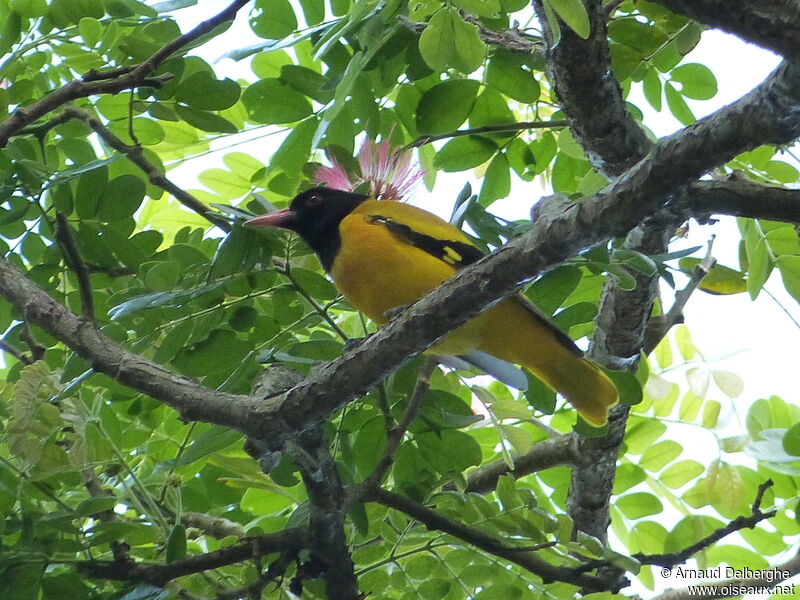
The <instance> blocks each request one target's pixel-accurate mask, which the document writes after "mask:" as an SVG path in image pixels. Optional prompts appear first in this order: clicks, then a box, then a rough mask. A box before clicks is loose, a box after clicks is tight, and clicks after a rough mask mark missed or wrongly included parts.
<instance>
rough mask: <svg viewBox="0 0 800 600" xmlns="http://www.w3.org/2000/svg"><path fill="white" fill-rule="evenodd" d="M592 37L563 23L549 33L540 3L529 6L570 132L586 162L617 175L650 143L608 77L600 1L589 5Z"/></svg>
mask: <svg viewBox="0 0 800 600" xmlns="http://www.w3.org/2000/svg"><path fill="white" fill-rule="evenodd" d="M586 4H587V11H588V14H589V19H590V25H591V34H590V35H589V38H588V39H586V40H584V39H582V38H581V37H579V36H578V35H577V34H576V33H575V32H574V31H572V29H570V28H569V27H568V26H567V25H564V24H563V23H562V25H561V39H560V40H559V42H558V44H555V45H554V44H553V32H552V31H551V30H550V22H549V21H548V19H547V16H546V15H545V12H544V6H543V4H542V1H541V0H534V2H533V7H534V9H535V10H536V14H537V16H538V17H539V23H540V24H541V27H542V30H543V31H544V34H545V40H547V59H548V62H547V64H548V74H549V76H550V80H551V81H552V82H553V87H554V89H555V92H556V95H557V96H558V98H559V99H560V100H561V108H562V109H563V111H564V112H565V113H566V115H567V117H568V119H569V124H570V130H571V131H572V134H573V135H574V136H575V139H576V140H577V142H578V143H579V144H580V145H581V147H583V149H584V151H585V152H586V155H587V156H588V158H589V162H590V163H592V166H594V168H595V169H597V170H598V171H599V172H601V173H605V174H607V175H610V176H612V177H613V176H618V175H620V174H621V173H623V172H624V171H626V170H627V169H629V168H630V167H632V166H633V165H634V164H636V162H638V161H639V160H641V159H642V158H644V156H645V155H646V154H647V151H648V150H649V149H650V147H651V146H652V143H651V142H650V140H649V139H648V138H647V136H646V135H645V133H644V130H643V129H642V128H641V127H640V126H639V124H638V123H637V122H636V121H635V120H634V118H633V116H631V114H630V112H628V109H627V106H626V104H625V100H624V98H623V97H622V90H621V89H620V87H619V83H617V80H616V79H615V78H614V77H613V76H611V75H610V73H611V58H610V54H609V50H608V36H607V34H606V24H605V19H606V16H605V14H604V13H603V10H602V6H601V3H600V0H588V2H587V3H586Z"/></svg>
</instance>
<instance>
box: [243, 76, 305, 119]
mask: <svg viewBox="0 0 800 600" xmlns="http://www.w3.org/2000/svg"><path fill="white" fill-rule="evenodd" d="M242 102H243V103H244V105H245V108H247V115H248V118H249V119H251V120H252V121H255V122H256V123H263V124H265V125H271V124H279V123H293V122H294V121H300V120H301V119H304V118H306V117H307V116H308V115H310V114H311V112H312V109H311V103H310V102H309V101H308V100H307V99H306V97H305V96H304V95H303V94H301V93H300V92H297V91H295V90H293V89H292V88H290V87H289V86H288V85H286V84H284V83H283V82H282V81H281V80H279V79H275V78H267V79H262V80H260V81H257V82H256V83H254V84H252V85H250V86H248V87H247V88H246V89H245V90H244V92H243V93H242Z"/></svg>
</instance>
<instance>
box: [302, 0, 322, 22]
mask: <svg viewBox="0 0 800 600" xmlns="http://www.w3.org/2000/svg"><path fill="white" fill-rule="evenodd" d="M300 7H301V8H302V9H303V16H304V17H305V20H306V23H308V24H309V25H317V24H318V23H321V22H322V20H323V19H324V18H325V2H324V0H300Z"/></svg>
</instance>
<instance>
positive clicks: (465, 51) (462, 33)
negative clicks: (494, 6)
mask: <svg viewBox="0 0 800 600" xmlns="http://www.w3.org/2000/svg"><path fill="white" fill-rule="evenodd" d="M470 1H472V0H470ZM476 1H477V2H481V1H483V0H476ZM453 42H454V43H455V54H454V55H453V58H452V59H451V62H452V64H453V66H454V67H455V68H456V69H458V70H459V71H461V72H462V73H465V74H467V75H468V74H470V73H472V72H473V71H474V70H475V69H477V68H478V67H480V66H481V64H482V63H483V59H484V57H485V55H486V44H484V43H483V40H481V38H480V36H479V35H478V26H477V25H475V24H474V23H467V22H466V21H464V20H463V19H462V18H461V17H460V16H459V15H456V16H455V17H454V18H453Z"/></svg>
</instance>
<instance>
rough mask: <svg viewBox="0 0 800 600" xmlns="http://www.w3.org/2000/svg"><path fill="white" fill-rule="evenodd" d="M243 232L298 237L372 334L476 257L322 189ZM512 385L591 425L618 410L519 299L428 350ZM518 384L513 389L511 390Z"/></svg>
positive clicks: (435, 221) (445, 236)
mask: <svg viewBox="0 0 800 600" xmlns="http://www.w3.org/2000/svg"><path fill="white" fill-rule="evenodd" d="M245 225H246V226H248V227H264V226H271V227H280V228H284V229H289V230H291V231H294V232H295V233H297V234H298V235H299V236H300V237H301V238H302V239H303V240H305V242H306V243H307V244H308V245H309V246H310V247H311V249H312V250H313V251H314V252H315V253H316V255H317V257H318V258H319V260H320V263H321V264H322V267H323V268H324V269H325V271H326V272H327V273H328V275H329V276H330V278H331V279H332V280H333V282H334V284H335V285H336V286H337V288H338V289H339V291H340V292H341V293H342V294H343V295H344V296H345V297H346V298H347V299H348V301H349V302H350V303H351V304H352V305H353V306H354V307H355V308H357V309H358V310H360V311H361V312H362V313H364V314H365V315H367V316H368V317H369V318H370V319H372V320H373V321H374V322H376V323H377V324H379V325H382V324H384V323H386V322H387V321H388V320H389V319H390V317H391V316H392V311H393V309H399V308H402V307H404V306H407V305H410V304H413V303H414V302H415V301H416V300H418V299H419V298H421V297H423V296H425V295H426V294H427V293H429V292H431V291H432V290H434V289H435V288H436V287H438V286H439V285H440V284H441V283H442V282H443V281H445V280H446V279H449V278H450V277H452V276H453V275H454V274H455V273H456V272H457V271H458V270H459V269H461V268H463V267H465V266H467V265H469V264H472V263H474V262H476V261H477V260H479V259H480V258H481V257H482V256H483V252H482V251H481V249H480V248H478V247H477V246H476V245H475V244H474V243H473V242H472V241H471V240H470V239H469V238H468V237H467V236H466V234H464V233H463V232H462V231H461V230H460V229H458V228H457V227H455V226H454V225H452V224H451V223H448V222H447V221H445V220H444V219H441V218H439V217H438V216H436V215H434V214H433V213H430V212H428V211H426V210H424V209H421V208H418V207H416V206H413V205H410V204H406V203H404V202H401V201H396V200H389V199H380V200H379V199H376V198H374V197H370V196H368V195H365V194H359V193H354V192H350V191H344V190H338V189H333V188H328V187H314V188H311V189H308V190H306V191H304V192H301V193H300V194H298V195H297V196H295V197H294V199H293V200H292V201H291V202H290V204H289V207H288V208H285V209H282V210H277V211H274V212H270V213H267V214H265V215H261V216H258V217H255V218H253V219H250V220H248V221H247V222H246V223H245ZM428 353H430V354H434V355H451V356H456V357H459V358H461V359H464V360H465V361H466V362H469V363H471V364H474V365H476V366H479V367H480V368H482V369H484V370H485V371H487V372H488V373H490V374H495V373H493V370H494V369H493V367H496V366H497V365H501V366H500V367H499V368H497V370H498V371H499V372H501V373H503V374H502V375H500V376H499V377H498V378H499V379H501V380H505V381H506V382H507V383H508V382H509V381H508V380H512V384H513V383H517V384H518V385H515V386H514V387H518V388H522V389H524V385H525V384H526V383H527V378H524V381H523V382H519V381H518V379H517V380H516V381H513V380H514V379H515V378H514V376H513V375H509V372H508V371H507V370H505V371H504V370H503V368H502V365H508V363H513V364H518V365H521V366H523V367H525V368H527V369H528V370H529V371H531V372H532V373H533V374H534V375H535V376H536V377H538V378H539V379H541V380H542V381H543V382H544V383H546V384H547V385H548V386H549V387H550V388H552V389H554V390H555V391H556V392H558V393H560V394H561V395H562V396H564V397H565V398H566V399H567V401H568V402H569V403H570V404H571V405H572V406H573V407H574V408H575V409H576V410H577V412H578V414H579V415H580V416H581V417H582V418H583V419H584V420H585V421H587V422H588V423H590V424H591V425H593V426H596V427H601V426H603V425H605V424H606V423H607V419H608V411H609V408H610V407H611V406H613V405H614V404H616V403H617V401H618V392H617V388H616V386H615V385H614V383H613V382H612V381H611V380H610V379H609V378H608V376H607V375H606V374H605V373H604V372H603V371H602V370H601V369H600V368H599V367H598V366H597V365H595V364H594V363H592V362H591V361H589V360H588V359H586V358H584V356H583V353H582V352H581V350H580V349H579V348H578V347H577V346H576V345H575V342H574V341H573V340H572V339H571V338H570V337H569V336H568V335H566V334H565V333H564V332H563V331H561V330H560V329H559V328H558V327H557V326H556V325H555V324H554V323H552V322H551V321H550V320H549V319H548V318H547V317H546V316H545V315H544V314H543V313H542V312H541V311H539V309H537V308H536V306H535V305H534V304H533V303H532V302H530V301H529V300H528V299H527V298H525V297H524V296H522V295H521V294H517V295H513V296H510V297H509V298H506V299H505V300H502V301H501V302H499V303H497V304H495V305H493V306H492V307H490V308H489V309H487V310H485V311H484V312H482V313H481V314H480V315H478V316H477V317H474V318H473V319H472V320H470V321H468V322H467V323H465V324H464V325H462V326H460V327H458V328H457V329H455V330H454V331H452V332H450V333H449V334H447V336H445V337H444V338H443V339H442V340H441V341H440V342H438V343H437V344H435V345H434V346H432V347H431V348H429V350H428ZM520 383H522V385H519V384H520Z"/></svg>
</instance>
